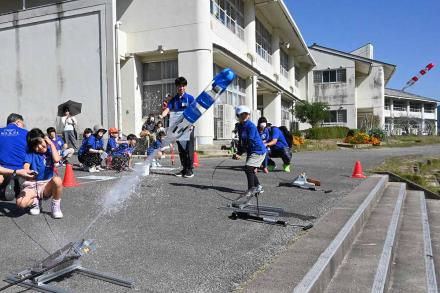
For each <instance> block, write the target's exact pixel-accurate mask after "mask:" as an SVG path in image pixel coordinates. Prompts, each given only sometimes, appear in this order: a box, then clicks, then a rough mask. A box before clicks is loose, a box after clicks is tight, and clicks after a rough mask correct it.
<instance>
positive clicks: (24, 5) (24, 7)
mask: <svg viewBox="0 0 440 293" xmlns="http://www.w3.org/2000/svg"><path fill="white" fill-rule="evenodd" d="M22 9H23V10H26V0H23V8H22Z"/></svg>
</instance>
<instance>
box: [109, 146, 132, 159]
mask: <svg viewBox="0 0 440 293" xmlns="http://www.w3.org/2000/svg"><path fill="white" fill-rule="evenodd" d="M133 150H134V147H131V146H129V145H128V143H121V144H119V146H118V147H117V148H116V149H115V150H114V151H113V156H116V157H117V156H123V155H126V154H132V153H133Z"/></svg>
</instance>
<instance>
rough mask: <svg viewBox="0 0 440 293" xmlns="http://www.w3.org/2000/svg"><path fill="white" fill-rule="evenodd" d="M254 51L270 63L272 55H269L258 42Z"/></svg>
mask: <svg viewBox="0 0 440 293" xmlns="http://www.w3.org/2000/svg"><path fill="white" fill-rule="evenodd" d="M256 51H257V54H258V55H260V56H261V58H263V59H264V60H266V61H267V62H268V63H270V64H272V55H270V54H269V52H267V51H266V49H264V48H263V47H261V45H260V44H256Z"/></svg>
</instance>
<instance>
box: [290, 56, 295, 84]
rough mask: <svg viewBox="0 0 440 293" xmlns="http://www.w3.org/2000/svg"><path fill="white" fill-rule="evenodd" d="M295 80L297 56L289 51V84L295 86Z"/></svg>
mask: <svg viewBox="0 0 440 293" xmlns="http://www.w3.org/2000/svg"><path fill="white" fill-rule="evenodd" d="M295 80H296V79H295V58H294V57H293V54H290V52H289V86H292V87H293V88H295V87H296V85H295Z"/></svg>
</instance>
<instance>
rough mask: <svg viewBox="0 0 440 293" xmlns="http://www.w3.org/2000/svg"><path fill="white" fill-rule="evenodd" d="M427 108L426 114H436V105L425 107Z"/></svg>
mask: <svg viewBox="0 0 440 293" xmlns="http://www.w3.org/2000/svg"><path fill="white" fill-rule="evenodd" d="M424 106H425V110H424V111H425V113H435V105H426V104H425V105H424Z"/></svg>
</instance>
